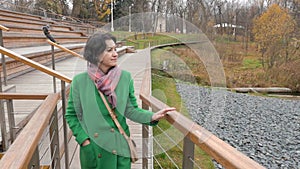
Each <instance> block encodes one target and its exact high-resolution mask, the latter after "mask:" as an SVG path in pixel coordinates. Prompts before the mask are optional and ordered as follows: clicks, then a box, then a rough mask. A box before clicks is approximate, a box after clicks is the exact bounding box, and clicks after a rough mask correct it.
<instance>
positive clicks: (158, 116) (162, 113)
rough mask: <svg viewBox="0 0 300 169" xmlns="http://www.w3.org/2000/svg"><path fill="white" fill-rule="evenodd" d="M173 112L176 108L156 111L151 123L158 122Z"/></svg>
mask: <svg viewBox="0 0 300 169" xmlns="http://www.w3.org/2000/svg"><path fill="white" fill-rule="evenodd" d="M174 110H176V108H174V107H170V108H165V109H161V110H160V111H158V112H156V113H154V114H153V116H152V121H158V120H160V119H162V118H164V117H165V115H166V114H167V113H168V112H169V111H174Z"/></svg>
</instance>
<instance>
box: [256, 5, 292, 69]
mask: <svg viewBox="0 0 300 169" xmlns="http://www.w3.org/2000/svg"><path fill="white" fill-rule="evenodd" d="M294 29H295V22H294V20H293V19H292V17H291V16H290V15H289V14H288V12H287V10H285V9H282V8H281V7H279V6H278V5H277V4H273V5H271V6H270V7H269V8H268V10H267V11H266V12H264V13H263V14H262V15H261V16H259V17H257V18H256V19H254V21H253V30H252V32H253V34H254V39H255V41H256V42H257V43H258V45H259V50H260V52H261V56H262V64H263V66H266V65H265V64H267V66H268V68H271V67H273V66H274V63H275V61H279V60H278V58H279V57H280V56H282V51H285V52H284V55H285V57H286V58H287V57H288V52H286V51H287V48H288V44H289V41H290V37H291V35H292V33H293V32H294Z"/></svg>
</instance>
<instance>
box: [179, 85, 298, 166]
mask: <svg viewBox="0 0 300 169" xmlns="http://www.w3.org/2000/svg"><path fill="white" fill-rule="evenodd" d="M177 91H178V93H179V94H180V95H181V97H182V99H183V100H184V102H185V105H186V107H187V109H188V110H189V112H190V115H191V118H192V119H193V120H194V121H195V122H197V123H198V124H200V125H201V126H203V127H205V128H206V129H207V130H209V131H211V132H212V133H213V134H215V135H216V136H217V137H219V138H220V139H222V140H223V141H225V142H227V143H229V144H230V145H231V146H233V147H235V148H237V149H238V150H239V151H241V152H243V153H244V154H246V155H247V156H248V157H250V158H252V159H254V160H255V161H257V162H258V163H260V164H261V165H263V166H265V167H266V168H269V169H276V168H282V169H299V168H300V101H292V100H283V99H277V98H266V97H259V96H250V95H247V94H239V93H233V92H227V91H220V90H211V89H208V88H203V87H199V86H194V85H189V84H184V83H177ZM216 166H217V168H221V166H220V165H216Z"/></svg>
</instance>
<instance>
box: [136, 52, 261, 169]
mask: <svg viewBox="0 0 300 169" xmlns="http://www.w3.org/2000/svg"><path fill="white" fill-rule="evenodd" d="M149 55H150V54H149ZM149 65H150V63H149V64H148V66H147V68H146V72H145V75H144V79H143V82H142V84H143V85H142V86H143V88H142V90H141V91H140V99H141V100H142V105H143V108H144V109H148V108H149V107H151V108H152V110H154V111H155V110H160V109H163V108H166V107H169V106H168V105H166V104H164V103H163V102H161V101H160V100H158V99H156V98H155V97H152V96H151V94H150V91H151V84H150V83H151V69H150V66H149ZM166 120H167V121H168V122H169V123H170V125H173V126H174V127H175V128H176V129H178V130H179V131H180V132H181V133H182V134H183V135H184V136H185V138H184V147H183V162H182V168H183V169H190V168H194V167H193V164H194V163H193V161H191V160H189V158H190V157H192V158H193V157H194V145H197V146H198V147H200V148H201V149H202V150H204V151H205V152H206V153H207V154H209V155H210V156H211V157H212V158H213V159H215V160H216V161H217V162H218V163H220V164H221V165H222V166H223V167H225V168H243V169H254V168H255V169H262V168H264V167H263V166H261V165H260V164H258V163H257V162H255V161H253V160H252V159H250V158H249V157H247V156H246V155H244V154H242V153H241V152H239V151H238V150H236V149H235V148H233V147H232V146H230V145H229V144H227V143H225V142H224V141H222V140H221V139H219V138H218V137H216V136H215V135H213V134H212V133H211V132H209V131H207V130H206V129H205V128H203V127H201V126H200V125H198V124H197V123H195V122H193V121H191V120H190V119H188V118H187V117H185V116H183V115H182V114H181V113H180V112H175V111H174V112H170V113H168V115H167V116H166ZM145 127H146V126H145ZM145 127H144V128H145ZM146 132H147V129H146V130H144V129H143V133H146ZM143 136H144V134H143ZM143 140H147V139H145V138H144V139H143ZM143 145H144V143H143ZM143 151H144V149H143ZM144 160H145V161H146V160H147V158H144ZM143 162H144V161H143ZM146 167H147V166H146V165H145V166H144V165H143V168H146Z"/></svg>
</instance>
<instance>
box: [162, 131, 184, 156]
mask: <svg viewBox="0 0 300 169" xmlns="http://www.w3.org/2000/svg"><path fill="white" fill-rule="evenodd" d="M156 127H157V128H158V129H159V130H160V131H161V133H163V134H164V135H165V136H166V137H167V138H169V140H170V141H171V142H172V143H174V145H176V147H177V148H178V149H179V150H181V151H183V149H182V148H181V147H180V146H179V145H178V144H177V143H176V141H175V140H174V139H172V138H171V137H170V136H169V135H168V134H167V133H166V132H164V131H163V129H162V128H161V127H159V126H158V125H157V126H156Z"/></svg>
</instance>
